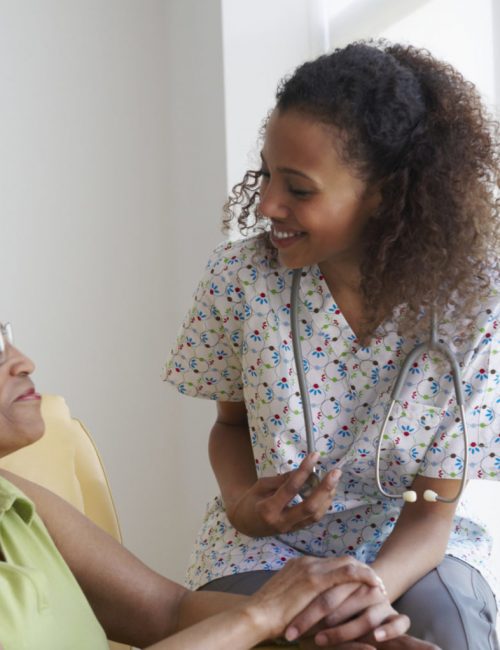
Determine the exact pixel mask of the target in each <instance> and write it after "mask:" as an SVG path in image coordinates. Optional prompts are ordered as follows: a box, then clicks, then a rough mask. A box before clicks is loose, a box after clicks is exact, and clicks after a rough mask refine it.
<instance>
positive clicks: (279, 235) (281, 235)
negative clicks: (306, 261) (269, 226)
mask: <svg viewBox="0 0 500 650" xmlns="http://www.w3.org/2000/svg"><path fill="white" fill-rule="evenodd" d="M297 235H300V232H286V231H281V232H279V231H277V230H273V237H275V238H276V239H288V238H289V237H296V236H297Z"/></svg>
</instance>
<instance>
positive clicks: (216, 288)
mask: <svg viewBox="0 0 500 650" xmlns="http://www.w3.org/2000/svg"><path fill="white" fill-rule="evenodd" d="M209 293H210V295H211V296H220V289H219V286H218V285H217V284H215V282H212V284H211V285H210V290H209Z"/></svg>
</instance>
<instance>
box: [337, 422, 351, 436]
mask: <svg viewBox="0 0 500 650" xmlns="http://www.w3.org/2000/svg"><path fill="white" fill-rule="evenodd" d="M337 435H338V436H341V437H342V438H350V437H351V432H350V431H349V427H348V426H346V425H345V424H344V426H343V427H342V428H341V429H339V430H338V431H337Z"/></svg>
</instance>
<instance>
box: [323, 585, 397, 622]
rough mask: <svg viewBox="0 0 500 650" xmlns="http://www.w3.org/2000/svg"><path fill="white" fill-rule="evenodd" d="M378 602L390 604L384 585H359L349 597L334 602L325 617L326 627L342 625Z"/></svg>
mask: <svg viewBox="0 0 500 650" xmlns="http://www.w3.org/2000/svg"><path fill="white" fill-rule="evenodd" d="M378 603H386V604H388V600H387V595H386V593H385V590H384V589H383V588H382V587H380V586H378V585H377V587H370V586H368V585H357V588H356V591H354V592H353V593H351V594H350V597H349V598H346V599H343V601H341V602H335V603H333V604H332V608H331V609H330V611H329V612H328V614H327V616H326V617H325V621H324V623H325V627H335V626H336V625H340V624H341V623H344V622H345V621H348V620H349V619H350V618H352V617H353V616H354V615H355V614H358V613H359V612H362V611H363V610H365V609H366V608H367V607H371V606H372V605H376V604H378Z"/></svg>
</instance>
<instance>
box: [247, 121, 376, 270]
mask: <svg viewBox="0 0 500 650" xmlns="http://www.w3.org/2000/svg"><path fill="white" fill-rule="evenodd" d="M340 144H341V143H340V138H339V148H340ZM379 203H380V195H379V193H378V191H369V188H368V187H367V185H366V183H365V182H364V181H363V180H361V179H360V178H359V176H357V175H356V174H355V172H354V170H353V169H352V168H351V167H349V166H348V165H347V164H346V162H345V161H344V160H342V157H341V156H340V154H339V152H338V151H337V148H336V147H335V132H334V130H333V129H332V128H331V127H327V126H325V125H323V124H322V123H320V122H317V121H314V120H313V119H312V118H310V117H307V116H304V115H302V114H301V113H298V112H295V111H287V112H284V113H282V112H279V111H277V110H275V111H274V112H273V113H272V115H271V117H270V119H269V122H268V124H267V128H266V134H265V141H264V147H263V149H262V180H261V187H260V206H259V209H260V212H261V213H262V214H263V215H264V216H266V217H268V218H269V219H270V220H271V242H272V244H273V246H275V247H276V248H277V250H278V255H279V258H280V260H281V262H282V263H283V264H284V265H285V266H287V267H289V268H300V267H302V266H310V265H312V264H319V265H320V268H321V270H322V271H323V273H328V270H329V267H330V266H331V267H335V266H336V265H338V264H339V263H348V264H349V265H352V264H353V263H354V264H355V265H358V266H359V262H360V260H361V250H362V249H361V233H362V230H363V228H364V225H365V223H366V222H367V220H368V219H369V218H370V217H371V216H372V215H373V214H374V212H375V211H376V209H377V206H378V205H379Z"/></svg>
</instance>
